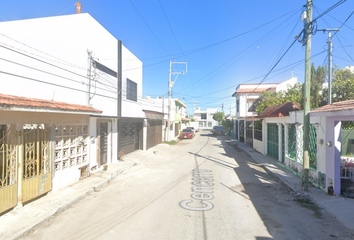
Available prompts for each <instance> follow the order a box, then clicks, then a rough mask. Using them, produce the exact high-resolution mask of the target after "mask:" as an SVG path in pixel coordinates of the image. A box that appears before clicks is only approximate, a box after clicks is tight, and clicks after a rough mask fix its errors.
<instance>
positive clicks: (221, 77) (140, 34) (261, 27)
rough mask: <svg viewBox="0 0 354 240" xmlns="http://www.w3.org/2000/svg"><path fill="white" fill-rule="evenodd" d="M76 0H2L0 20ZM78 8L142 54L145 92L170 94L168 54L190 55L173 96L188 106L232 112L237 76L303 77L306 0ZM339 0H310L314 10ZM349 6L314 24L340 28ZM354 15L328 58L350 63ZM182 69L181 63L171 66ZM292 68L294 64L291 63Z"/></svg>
mask: <svg viewBox="0 0 354 240" xmlns="http://www.w3.org/2000/svg"><path fill="white" fill-rule="evenodd" d="M75 2H76V1H75V0H47V1H44V0H31V1H29V0H16V1H5V0H2V1H1V2H0V21H13V20H19V19H28V18H39V17H49V16H57V15H66V14H74V13H75V9H76V8H75ZM80 2H81V3H82V11H83V12H84V13H89V14H90V15H92V16H93V17H94V18H95V19H96V20H97V21H98V22H99V23H100V24H101V25H102V26H103V27H104V28H106V29H107V30H108V31H109V32H110V33H111V34H113V35H114V36H115V37H116V38H117V39H120V40H122V41H123V43H124V45H125V46H126V47H127V48H128V49H129V50H130V51H131V52H133V53H134V54H135V55H136V56H137V57H138V58H139V59H140V60H142V62H143V65H144V69H143V97H145V96H151V97H157V96H165V97H167V96H168V77H169V61H170V60H175V61H177V62H184V61H186V60H188V73H187V74H186V75H184V76H182V75H180V76H178V78H177V81H176V83H175V85H174V87H173V90H172V91H173V97H174V98H178V99H181V100H182V101H183V102H184V103H185V104H186V105H187V107H188V110H189V113H191V112H192V107H193V102H195V103H194V107H196V106H199V107H201V108H202V110H205V109H206V108H217V109H218V110H219V111H221V106H222V104H224V111H225V113H226V114H228V113H230V109H231V111H232V113H233V114H234V112H235V99H234V98H233V97H231V95H232V94H233V93H234V91H235V87H236V86H237V85H238V84H242V83H260V82H264V83H273V82H281V81H284V80H286V79H288V78H290V77H291V76H292V74H293V76H296V77H298V81H299V82H303V78H304V57H305V52H304V50H305V48H304V47H303V46H302V44H301V43H299V42H296V43H295V44H294V46H293V47H292V48H291V49H290V50H289V51H288V52H287V54H285V56H284V57H283V58H282V60H281V61H280V62H279V64H278V65H277V66H276V67H275V68H274V70H273V71H272V72H271V73H270V74H269V76H268V77H267V78H264V77H265V75H267V74H268V73H269V71H270V70H271V69H272V68H273V67H274V66H275V64H276V63H277V62H278V60H279V59H280V58H281V57H282V56H283V54H284V53H285V52H286V51H287V50H288V48H289V46H290V45H291V44H292V42H293V41H294V38H295V36H297V35H298V34H299V33H300V32H301V30H302V28H303V22H301V14H302V12H303V11H304V7H303V6H304V5H305V4H306V0H297V1H294V0H268V1H266V0H253V1H239V0H203V1H201V0H178V1H177V0H106V1H97V0H81V1H80ZM337 2H340V1H338V0H313V4H314V11H313V17H314V18H316V17H318V16H320V15H321V14H322V13H324V12H325V11H326V10H327V9H329V8H330V7H331V6H333V5H334V4H335V3H337ZM353 10H354V2H353V1H352V0H348V1H346V2H344V3H343V4H341V5H340V6H338V7H336V8H335V9H333V10H332V11H330V12H329V13H327V14H326V15H324V16H322V17H320V18H319V19H318V20H317V25H318V29H325V28H339V27H341V26H342V24H343V23H344V22H345V21H346V20H347V18H348V17H349V16H350V14H351V13H352V11H353ZM353 27H354V17H351V18H349V20H347V21H346V23H345V24H344V25H343V26H342V28H341V31H340V32H338V33H337V34H336V35H335V36H334V37H333V63H334V64H335V65H337V66H338V67H339V68H343V67H345V66H348V65H354V61H353V58H354V46H353V39H354V28H353ZM327 36H328V34H327V33H323V32H317V33H316V34H315V35H314V36H313V37H312V56H313V57H312V62H314V63H315V66H318V65H326V64H327V52H326V50H327ZM174 70H179V69H174ZM292 70H293V71H292Z"/></svg>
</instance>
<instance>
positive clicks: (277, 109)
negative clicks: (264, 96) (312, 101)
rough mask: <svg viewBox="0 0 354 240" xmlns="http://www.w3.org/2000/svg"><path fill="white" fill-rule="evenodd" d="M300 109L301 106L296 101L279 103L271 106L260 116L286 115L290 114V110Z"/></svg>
mask: <svg viewBox="0 0 354 240" xmlns="http://www.w3.org/2000/svg"><path fill="white" fill-rule="evenodd" d="M297 110H300V107H299V106H298V105H296V103H294V102H288V103H283V104H278V105H274V106H269V107H267V108H266V109H264V111H263V112H262V113H261V114H260V115H259V116H258V117H261V118H265V117H285V116H289V112H290V111H297Z"/></svg>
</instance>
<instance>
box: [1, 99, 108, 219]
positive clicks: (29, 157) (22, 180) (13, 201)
mask: <svg viewBox="0 0 354 240" xmlns="http://www.w3.org/2000/svg"><path fill="white" fill-rule="evenodd" d="M100 114H101V111H100V110H97V109H94V108H92V107H88V106H82V105H76V104H68V103H63V102H56V101H48V100H40V99H34V98H25V97H17V96H11V95H4V94H0V116H1V117H0V213H2V212H4V211H7V210H9V209H11V208H13V207H15V206H17V205H22V204H23V203H25V202H28V201H30V200H32V199H34V198H36V197H38V196H41V195H43V194H45V193H47V192H49V191H51V190H58V189H61V188H64V187H66V186H68V185H69V184H72V183H75V182H77V181H79V180H80V179H81V178H84V177H85V176H87V174H88V171H89V167H90V165H94V164H95V163H90V156H89V153H90V151H89V146H90V144H89V143H90V142H92V141H93V142H95V141H96V139H91V138H90V136H91V134H90V127H89V122H90V117H89V116H90V115H100ZM96 142H98V141H96ZM97 144H98V143H97Z"/></svg>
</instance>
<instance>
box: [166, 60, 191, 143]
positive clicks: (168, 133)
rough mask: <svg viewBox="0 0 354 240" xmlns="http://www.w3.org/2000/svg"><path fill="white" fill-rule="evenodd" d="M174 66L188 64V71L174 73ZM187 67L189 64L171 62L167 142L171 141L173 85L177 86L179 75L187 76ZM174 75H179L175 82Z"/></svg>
mask: <svg viewBox="0 0 354 240" xmlns="http://www.w3.org/2000/svg"><path fill="white" fill-rule="evenodd" d="M172 64H186V71H182V72H176V71H173V72H172ZM187 66H188V62H172V61H171V60H170V74H169V78H168V121H167V131H166V133H167V141H170V140H171V130H170V128H171V92H172V87H173V84H175V82H176V80H177V77H178V75H179V74H183V75H184V74H186V73H187ZM172 75H177V76H176V78H175V80H174V81H172Z"/></svg>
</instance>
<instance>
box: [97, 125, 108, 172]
mask: <svg viewBox="0 0 354 240" xmlns="http://www.w3.org/2000/svg"><path fill="white" fill-rule="evenodd" d="M107 148H108V123H107V122H101V123H100V149H99V152H100V153H99V154H100V165H103V164H106V163H107V153H108V151H107Z"/></svg>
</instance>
